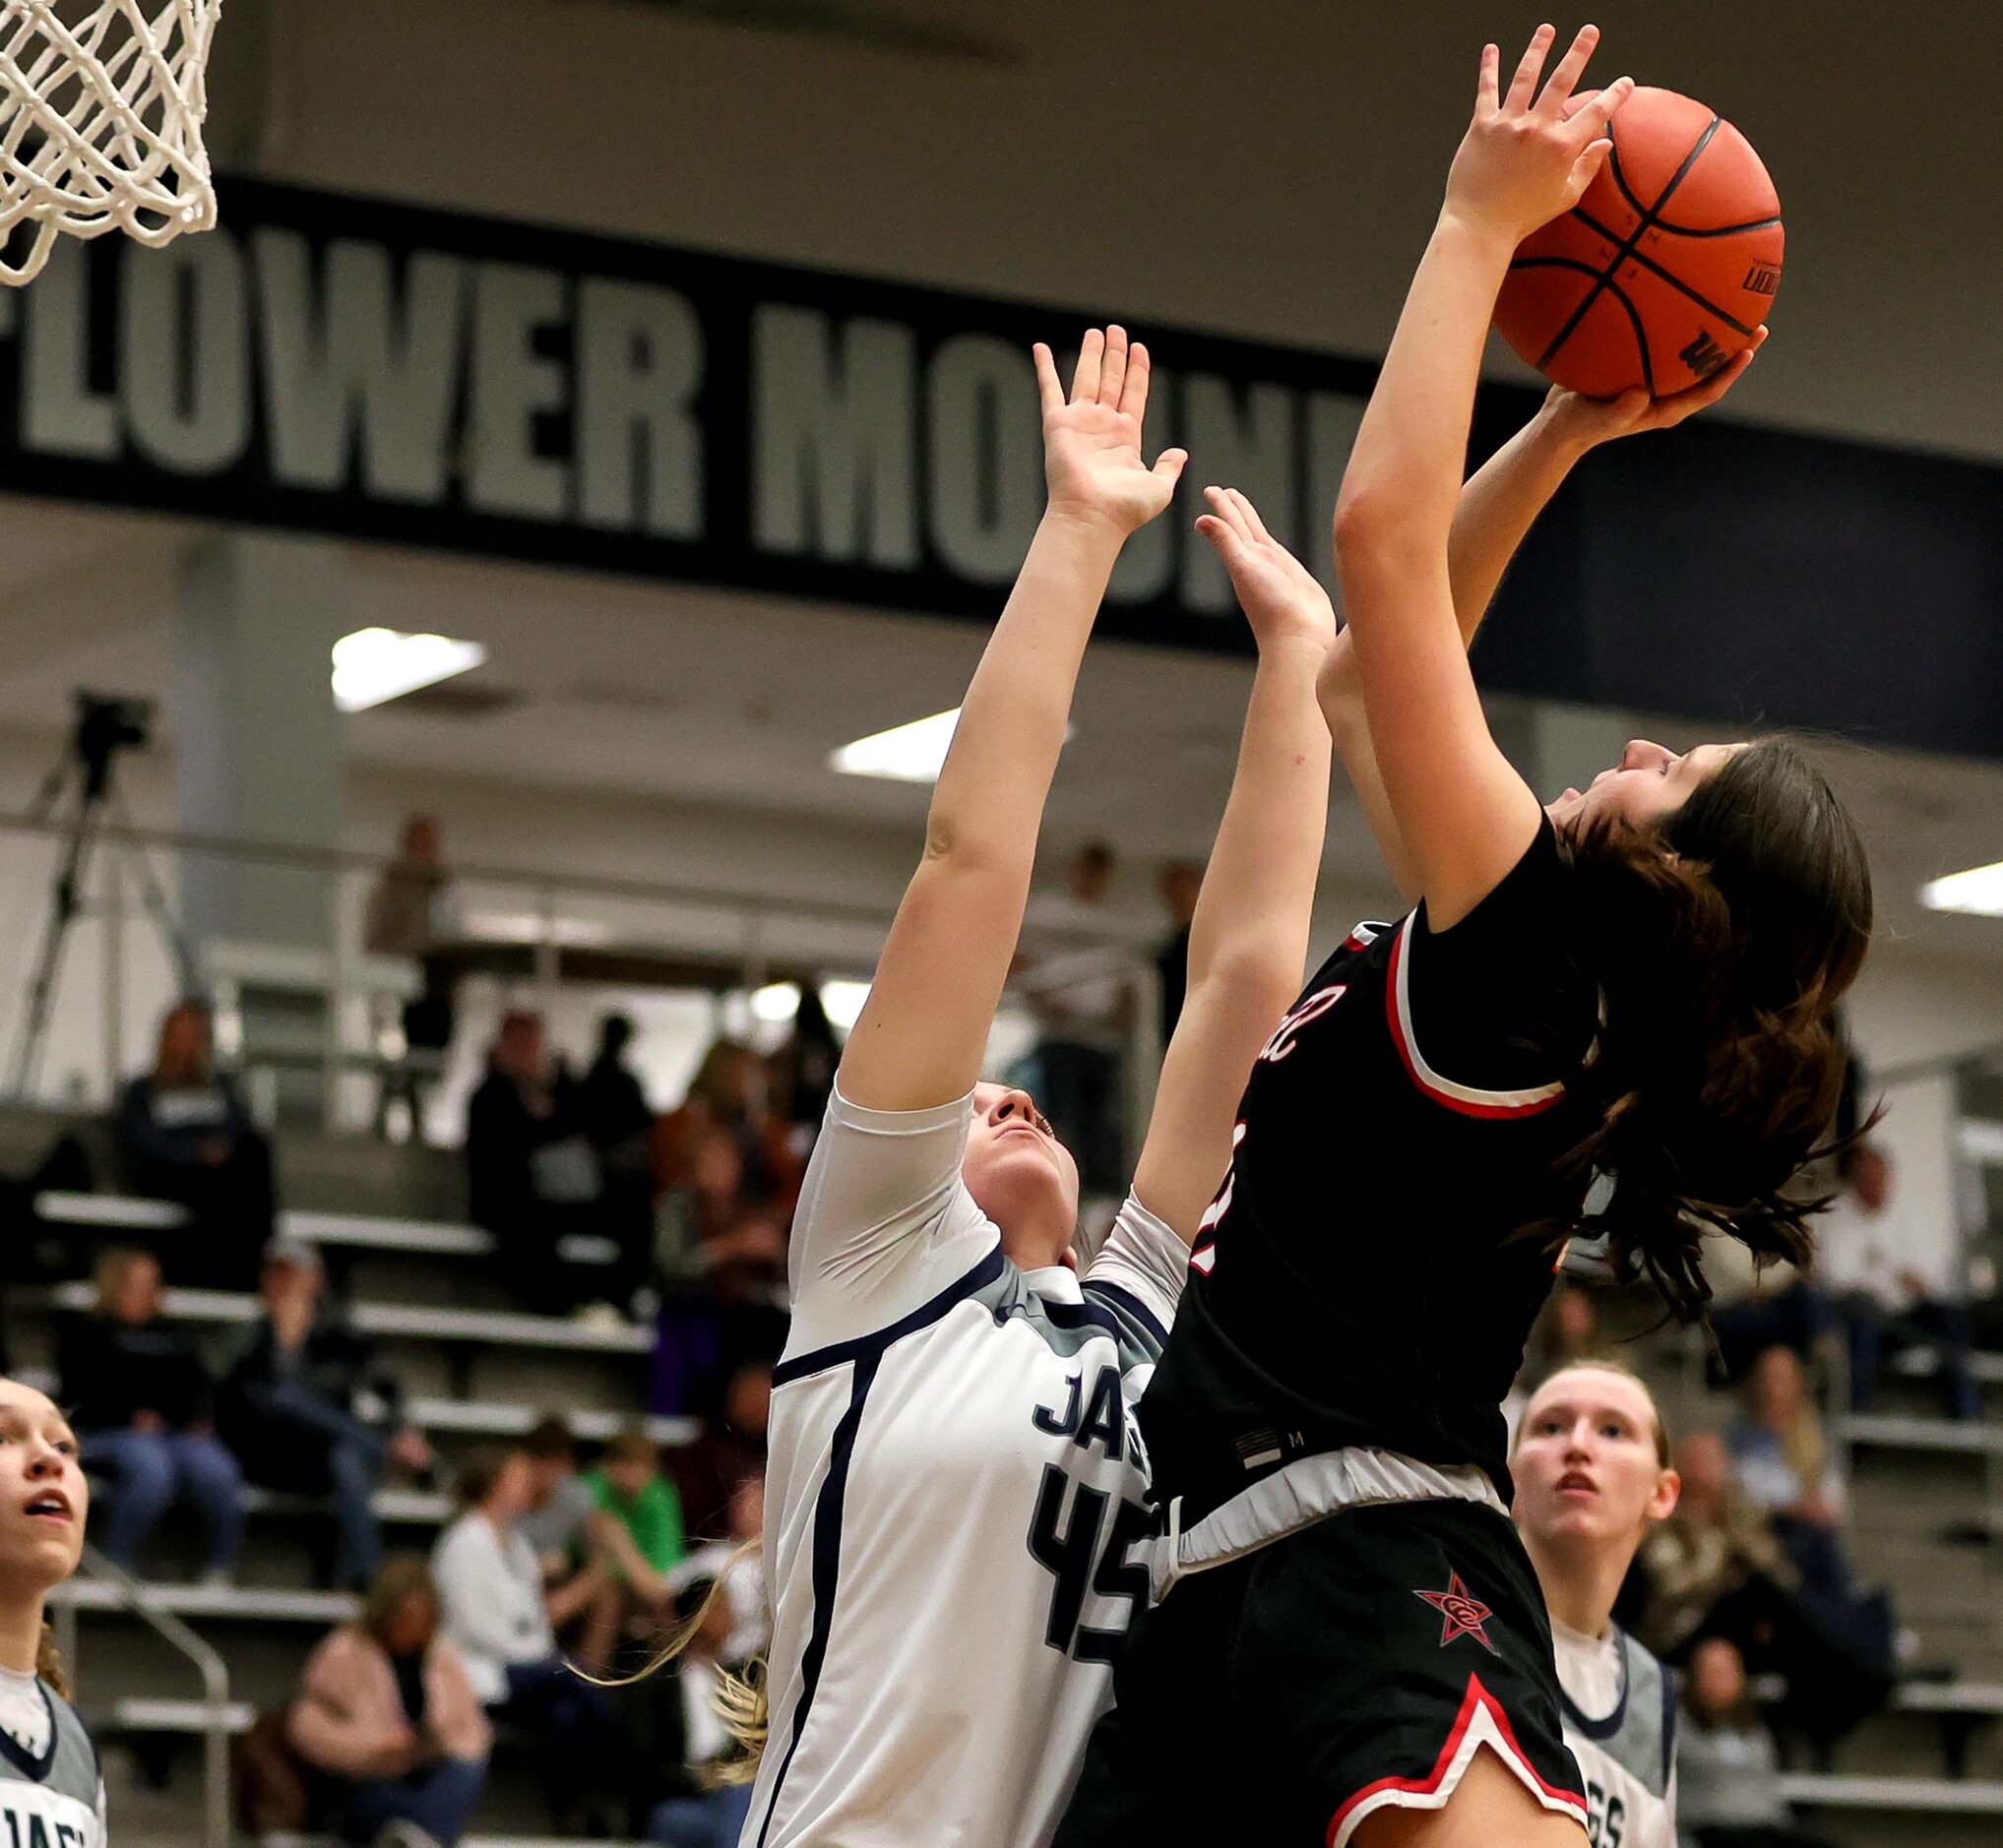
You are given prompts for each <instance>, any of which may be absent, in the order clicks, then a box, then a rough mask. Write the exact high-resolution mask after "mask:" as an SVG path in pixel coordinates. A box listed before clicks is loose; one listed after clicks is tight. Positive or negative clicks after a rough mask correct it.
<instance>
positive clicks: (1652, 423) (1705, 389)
mask: <svg viewBox="0 0 2003 1848" xmlns="http://www.w3.org/2000/svg"><path fill="white" fill-rule="evenodd" d="M1766 342H1767V330H1766V329H1765V328H1761V329H1760V330H1759V332H1758V333H1757V334H1755V335H1754V336H1753V338H1752V339H1751V341H1750V342H1749V343H1748V344H1747V345H1745V346H1744V347H1742V348H1741V349H1740V350H1739V351H1738V352H1736V353H1734V354H1733V355H1732V357H1731V359H1730V360H1729V361H1728V362H1727V363H1726V364H1724V365H1722V366H1721V367H1719V369H1718V370H1717V371H1716V372H1714V373H1713V374H1712V375H1711V377H1710V378H1708V379H1706V380H1704V381H1703V382H1702V383H1701V384H1698V385H1693V386H1690V387H1689V388H1687V389H1686V390H1684V391H1681V392H1671V393H1670V394H1669V395H1668V396H1667V397H1666V398H1651V397H1650V396H1649V395H1648V393H1647V392H1646V391H1644V390H1643V389H1642V388H1641V387H1640V386H1636V387H1635V389H1634V390H1633V391H1632V392H1623V393H1622V394H1621V395H1620V397H1618V398H1587V397H1584V396H1583V395H1582V394H1580V393H1578V392H1568V391H1566V390H1565V388H1564V387H1563V386H1562V385H1554V386H1552V387H1551V389H1550V392H1549V393H1548V394H1547V395H1546V397H1545V399H1544V414H1545V416H1546V417H1548V418H1549V419H1550V422H1551V426H1552V430H1553V432H1554V434H1556V435H1557V436H1559V437H1560V438H1563V439H1565V440H1567V441H1569V442H1572V443H1575V444H1577V445H1579V446H1580V447H1581V448H1584V449H1592V448H1594V447H1595V446H1596V445H1597V444H1600V443H1610V442H1612V441H1613V440H1614V438H1615V437H1621V436H1639V435H1641V434H1642V433H1643V432H1645V431H1649V430H1670V429H1674V428H1675V426H1676V425H1677V424H1679V423H1681V422H1682V421H1683V419H1684V418H1685V417H1688V416H1692V415H1694V414H1695V413H1696V412H1698V411H1700V410H1706V409H1709V408H1710V407H1711V406H1712V405H1713V404H1715V403H1717V402H1718V400H1720V399H1721V398H1722V397H1723V396H1724V395H1725V393H1727V392H1728V391H1730V390H1731V388H1732V387H1733V386H1734V385H1736V384H1737V383H1738V382H1739V381H1740V380H1741V379H1742V378H1744V377H1745V375H1746V369H1747V368H1748V367H1749V366H1751V364H1752V363H1753V355H1754V354H1755V353H1756V352H1758V351H1759V350H1760V348H1761V347H1762V346H1764V345H1765V344H1766Z"/></svg>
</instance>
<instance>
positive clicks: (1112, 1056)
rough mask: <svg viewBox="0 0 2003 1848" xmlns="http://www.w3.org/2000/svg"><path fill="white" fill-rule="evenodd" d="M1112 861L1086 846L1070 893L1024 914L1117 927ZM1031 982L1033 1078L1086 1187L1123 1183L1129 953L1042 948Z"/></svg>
mask: <svg viewBox="0 0 2003 1848" xmlns="http://www.w3.org/2000/svg"><path fill="white" fill-rule="evenodd" d="M1113 867H1114V860H1113V850H1112V849H1111V848H1110V847H1109V846H1107V845H1106V844H1105V843H1104V842H1103V841H1092V842H1089V843H1088V844H1087V845H1085V846H1083V847H1081V848H1079V850H1078V851H1077V852H1076V853H1075V854H1073V855H1072V857H1071V861H1070V864H1069V865H1068V866H1067V867H1066V869H1065V875H1064V883H1065V895H1064V897H1063V898H1061V899H1055V900H1053V899H1048V898H1044V899H1040V900H1033V901H1032V903H1031V905H1030V908H1029V911H1028V913H1027V914H1026V923H1027V924H1028V925H1029V926H1030V927H1031V928H1036V927H1043V928H1056V929H1063V930H1066V931H1069V932H1071V933H1073V934H1077V933H1083V932H1090V933H1092V934H1094V935H1095V936H1098V937H1100V938H1104V937H1107V936H1110V935H1112V934H1113V933H1114V932H1115V930H1116V928H1117V920H1116V919H1115V918H1114V915H1113V913H1112V910H1111V907H1110V906H1108V905H1107V903H1106V896H1107V894H1108V893H1109V892H1110V891H1111V888H1112V877H1113ZM1025 987H1026V989H1027V991H1028V995H1029V1002H1030V1011H1031V1013H1032V1014H1033V1015H1034V1016H1035V1018H1036V1021H1037V1024H1038V1026H1039V1027H1040V1028H1041V1035H1040V1037H1039V1038H1038V1040H1037V1042H1036V1045H1035V1048H1034V1050H1033V1052H1032V1053H1031V1054H1030V1058H1029V1061H1028V1064H1029V1066H1030V1068H1031V1069H1032V1070H1033V1079H1031V1081H1030V1082H1029V1083H1028V1088H1029V1089H1031V1090H1033V1092H1034V1093H1035V1097H1036V1102H1037V1104H1038V1106H1039V1107H1040V1108H1041V1109H1042V1111H1043V1113H1044V1114H1045V1115H1046V1116H1047V1117H1048V1118H1049V1119H1050V1121H1051V1122H1052V1123H1053V1124H1054V1125H1055V1126H1056V1129H1057V1134H1058V1136H1059V1137H1060V1138H1061V1139H1062V1140H1063V1141H1064V1143H1065V1145H1066V1146H1067V1147H1068V1148H1070V1149H1071V1150H1072V1151H1073V1152H1074V1153H1075V1154H1076V1156H1077V1157H1078V1167H1079V1177H1080V1180H1081V1182H1082V1184H1083V1185H1084V1187H1085V1189H1086V1191H1087V1192H1088V1193H1092V1194H1118V1193H1122V1192H1124V1191H1125V1188H1126V1185H1127V1167H1126V1155H1125V1140H1126V1138H1125V1125H1124V1122H1123V1120H1122V1118H1123V1112H1124V1098H1123V1092H1122V1086H1121V1068H1122V1063H1123V1058H1122V1055H1123V1054H1124V1053H1125V1051H1126V1048H1127V1039H1128V1035H1129V1033H1130V1032H1131V1030H1132V1028H1133V1024H1134V996H1133V988H1132V984H1131V983H1130V982H1129V980H1128V979H1127V974H1126V964H1125V954H1124V953H1123V952H1122V951H1121V950H1119V949H1115V948H1108V947H1107V946H1105V945H1104V944H1103V943H1101V944H1099V945H1095V946H1093V947H1092V948H1089V949H1086V950H1081V951H1075V952H1072V953H1070V954H1067V955H1055V956H1046V957H1039V958H1037V959H1036V961H1035V962H1034V963H1033V965H1032V967H1031V971H1030V976H1029V980H1028V981H1027V982H1026V983H1025ZM1028 1076H1029V1075H1028V1074H1026V1078H1027V1077H1028Z"/></svg>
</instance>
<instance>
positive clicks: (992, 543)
mask: <svg viewBox="0 0 2003 1848" xmlns="http://www.w3.org/2000/svg"><path fill="white" fill-rule="evenodd" d="M928 387H929V389H928V392H927V399H928V422H927V434H928V437H929V442H928V444H927V456H926V460H927V462H928V463H929V476H928V479H927V483H926V486H927V490H928V491H927V495H926V499H927V501H928V503H929V506H928V512H929V513H930V515H931V536H932V543H933V544H934V545H935V546H936V547H938V550H939V554H940V556H941V557H942V558H944V559H945V561H946V562H947V564H948V565H950V566H951V567H952V568H953V571H954V573H955V575H956V576H958V577H962V578H965V579H967V580H968V581H969V582H970V583H971V584H1007V583H1008V582H1009V580H1010V579H1011V578H1013V577H1014V576H1015V575H1016V572H1017V571H1018V570H1019V569H1020V568H1021V566H1022V562H1023V554H1024V553H1025V552H1026V551H1027V550H1028V549H1029V545H1030V538H1031V535H1032V534H1033V532H1034V531H1035V530H1036V522H1037V520H1038V519H1039V518H1041V516H1042V511H1043V469H1042V454H1043V439H1042V433H1041V416H1040V413H1039V412H1038V410H1037V408H1036V373H1035V366H1034V363H1033V361H1032V360H1031V358H1030V355H1029V354H1028V353H1027V352H1024V351H1022V350H1021V349H1019V348H1018V347H1016V346H1015V345H1013V344H1011V343H1010V342H1009V341H1007V340H1004V339H997V338H995V337H994V336H992V335H988V334H962V335H959V336H957V337H956V338H955V339H950V340H948V341H946V343H945V344H944V345H943V346H941V347H940V348H939V350H938V351H937V352H936V353H934V354H933V355H932V364H931V368H930V378H929V380H928Z"/></svg>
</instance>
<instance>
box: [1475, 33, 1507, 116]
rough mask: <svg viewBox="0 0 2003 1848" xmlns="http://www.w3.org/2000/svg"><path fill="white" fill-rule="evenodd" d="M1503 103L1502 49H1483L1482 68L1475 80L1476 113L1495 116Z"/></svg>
mask: <svg viewBox="0 0 2003 1848" xmlns="http://www.w3.org/2000/svg"><path fill="white" fill-rule="evenodd" d="M1501 102H1502V49H1501V47H1500V46H1499V45H1483V46H1482V47H1481V68H1480V71H1479V72H1478V73H1477V74H1476V76H1475V79H1474V113H1475V114H1476V115H1493V114H1494V113H1495V111H1496V110H1497V108H1499V107H1500V106H1501Z"/></svg>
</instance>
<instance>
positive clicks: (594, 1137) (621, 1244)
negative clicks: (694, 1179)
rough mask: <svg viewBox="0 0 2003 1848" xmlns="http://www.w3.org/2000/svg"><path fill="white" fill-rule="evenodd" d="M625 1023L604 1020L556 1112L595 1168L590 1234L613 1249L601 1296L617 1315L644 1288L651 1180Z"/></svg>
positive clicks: (643, 1099)
mask: <svg viewBox="0 0 2003 1848" xmlns="http://www.w3.org/2000/svg"><path fill="white" fill-rule="evenodd" d="M632 1043H633V1022H632V1021H631V1020H630V1019H628V1018H627V1017H626V1016H624V1015H623V1014H608V1015H607V1016H605V1017H604V1019H603V1020H601V1021H600V1022H599V1024H598V1050H597V1054H596V1056H595V1058H594V1059H593V1060H592V1063H591V1066H590V1068H589V1069H588V1070H587V1071H586V1073H585V1075H584V1077H583V1078H579V1079H577V1080H576V1081H575V1082H574V1083H573V1084H571V1085H570V1086H569V1087H568V1091H567V1093H566V1095H565V1096H564V1098H563V1100H562V1101H563V1104H564V1106H565V1108H566V1109H567V1111H568V1113H569V1117H570V1120H571V1121H572V1122H573V1123H574V1124H575V1125H576V1127H577V1129H578V1130H579V1132H580V1133H581V1134H582V1135H583V1136H584V1139H585V1140H586V1141H588V1142H589V1143H590V1144H591V1146H592V1150H593V1152H594V1153H595V1155H596V1156H597V1161H598V1201H597V1210H596V1214H595V1217H596V1221H597V1230H598V1231H599V1232H600V1233H601V1234H602V1235H603V1236H604V1237H606V1238H608V1239H610V1240H611V1241H612V1243H613V1244H614V1245H615V1246H617V1248H618V1253H619V1256H618V1260H617V1262H616V1263H615V1264H614V1265H613V1267H612V1270H611V1272H610V1274H609V1275H608V1276H607V1278H606V1279H605V1294H606V1295H607V1296H608V1297H609V1298H610V1300H611V1301H612V1302H613V1303H614V1304H616V1305H617V1306H618V1308H620V1309H621V1310H624V1309H626V1308H628V1307H629V1306H630V1305H631V1303H632V1301H633V1293H634V1292H635V1291H636V1290H638V1289H639V1287H640V1286H641V1284H643V1283H644V1282H646V1281H647V1274H648V1271H649V1269H650V1268H651V1266H652V1263H653V1255H654V1172H653V1162H652V1151H651V1146H650V1140H649V1139H650V1138H651V1137H652V1136H653V1133H654V1110H653V1107H652V1106H651V1105H650V1104H649V1103H648V1101H647V1093H646V1091H645V1089H643V1088H642V1086H641V1082H640V1078H639V1075H638V1074H637V1073H636V1072H634V1071H633V1070H632V1068H631V1067H629V1066H628V1065H627V1064H626V1062H625V1060H626V1049H627V1047H628V1046H630V1045H631V1044H632Z"/></svg>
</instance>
